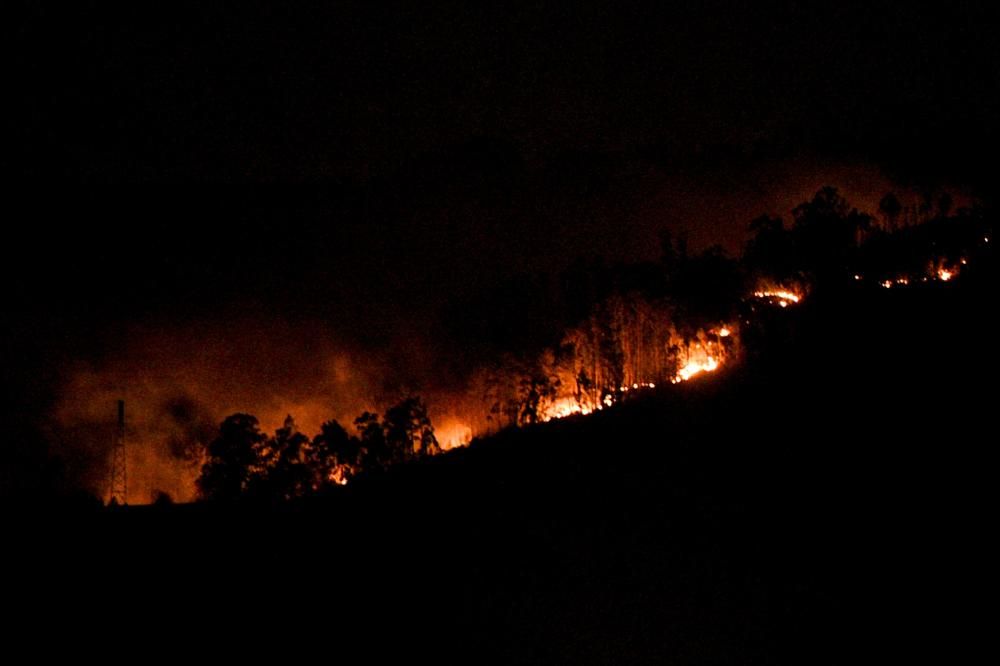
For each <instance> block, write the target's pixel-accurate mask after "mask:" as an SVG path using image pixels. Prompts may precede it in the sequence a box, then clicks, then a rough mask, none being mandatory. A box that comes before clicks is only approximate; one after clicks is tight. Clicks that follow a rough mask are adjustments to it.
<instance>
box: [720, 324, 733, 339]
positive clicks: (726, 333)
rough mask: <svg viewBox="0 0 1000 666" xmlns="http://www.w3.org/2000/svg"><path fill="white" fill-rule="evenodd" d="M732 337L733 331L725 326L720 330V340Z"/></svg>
mask: <svg viewBox="0 0 1000 666" xmlns="http://www.w3.org/2000/svg"><path fill="white" fill-rule="evenodd" d="M730 335H732V331H730V330H729V329H728V328H726V327H725V326H723V327H722V328H720V329H719V337H720V338H728V337H729V336H730Z"/></svg>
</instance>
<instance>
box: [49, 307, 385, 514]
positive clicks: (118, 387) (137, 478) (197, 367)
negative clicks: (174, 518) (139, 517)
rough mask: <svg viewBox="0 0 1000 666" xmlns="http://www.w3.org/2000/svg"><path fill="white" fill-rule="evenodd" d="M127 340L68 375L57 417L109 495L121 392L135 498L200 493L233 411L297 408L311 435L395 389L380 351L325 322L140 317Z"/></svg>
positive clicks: (278, 413) (269, 422) (63, 434)
mask: <svg viewBox="0 0 1000 666" xmlns="http://www.w3.org/2000/svg"><path fill="white" fill-rule="evenodd" d="M123 337H124V342H123V346H122V347H121V348H119V349H115V350H114V351H112V352H110V353H107V354H105V355H104V356H103V357H102V358H100V359H96V360H92V361H89V362H80V363H77V364H75V365H74V366H73V367H71V368H68V369H67V370H66V371H65V372H64V376H63V380H62V383H61V387H62V389H61V391H60V393H59V396H58V399H57V401H56V407H55V410H54V413H53V415H52V416H53V424H54V439H55V440H56V441H55V443H56V447H57V453H59V454H61V455H62V456H63V457H64V458H65V459H66V460H68V461H69V462H70V464H71V466H72V467H73V468H74V469H73V470H72V471H73V472H74V473H75V474H77V475H78V476H79V478H80V479H81V482H82V485H85V486H86V487H88V488H89V489H90V490H91V491H93V492H95V493H97V494H100V495H102V496H103V494H104V493H105V492H106V473H107V467H106V466H107V455H108V452H109V450H110V444H111V435H112V432H113V425H114V419H115V411H114V406H115V401H116V400H118V399H124V400H125V404H126V421H127V429H126V437H127V452H128V455H127V465H128V475H129V496H130V501H132V502H133V503H144V502H148V501H150V500H151V499H152V497H153V495H154V494H155V493H156V492H157V491H163V492H167V493H169V494H170V495H171V496H172V497H173V498H175V499H177V500H180V501H187V500H190V499H192V498H193V493H194V479H195V478H196V477H197V475H198V473H199V468H200V463H201V455H202V451H203V447H204V445H205V444H206V443H207V442H208V441H210V439H211V438H212V437H213V435H214V433H215V431H216V429H217V426H218V424H219V422H221V420H222V419H223V418H224V417H225V416H226V415H228V414H231V413H235V412H248V413H251V414H254V415H255V416H257V417H258V418H259V419H260V422H261V426H262V428H263V429H265V430H266V431H273V430H274V429H275V428H277V427H278V426H280V425H281V423H282V422H283V421H284V419H285V417H286V415H288V414H291V415H293V416H294V418H295V420H296V423H297V424H298V425H299V427H300V429H301V430H302V431H303V432H305V433H307V434H310V435H311V434H313V433H315V432H316V431H318V429H319V426H320V424H321V423H322V422H323V421H325V420H328V419H331V418H336V419H338V420H340V421H341V422H342V423H345V424H347V425H348V426H349V424H350V423H351V421H352V420H353V418H354V417H355V416H357V415H358V414H359V413H361V412H362V411H364V410H367V409H375V408H378V407H379V406H380V405H381V404H382V403H383V402H384V401H385V398H386V396H387V395H388V393H389V392H390V391H391V387H390V386H388V385H387V384H386V383H385V382H383V381H382V377H384V376H388V374H389V373H388V372H387V368H385V367H384V366H383V365H382V361H380V360H379V359H380V357H379V355H378V354H377V353H374V352H372V351H371V350H368V351H366V352H365V353H364V354H361V353H359V352H352V351H351V350H348V349H346V348H345V347H344V346H343V345H341V344H338V343H337V342H336V340H335V339H334V337H333V334H332V333H331V331H330V330H329V328H328V327H324V326H321V325H319V324H315V323H313V324H303V323H298V324H294V325H293V324H291V323H289V322H287V321H281V320H272V321H270V322H261V321H259V320H254V321H228V322H225V323H217V322H211V323H209V322H199V323H197V324H195V325H189V326H184V327H178V328H174V329H163V328H149V327H140V326H135V327H132V328H131V329H130V330H129V331H128V333H127V334H126V335H125V336H123Z"/></svg>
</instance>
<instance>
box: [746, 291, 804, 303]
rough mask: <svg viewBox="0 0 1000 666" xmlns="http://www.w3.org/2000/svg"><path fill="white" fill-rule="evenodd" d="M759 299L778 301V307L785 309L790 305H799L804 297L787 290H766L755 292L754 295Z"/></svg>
mask: <svg viewBox="0 0 1000 666" xmlns="http://www.w3.org/2000/svg"><path fill="white" fill-rule="evenodd" d="M753 295H754V296H756V297H757V298H767V299H772V300H776V301H777V302H778V305H780V306H781V307H783V308H785V307H788V304H789V303H798V302H799V301H801V300H802V297H801V296H800V295H798V294H796V293H795V292H792V291H788V290H787V289H774V290H764V291H755V292H754V293H753Z"/></svg>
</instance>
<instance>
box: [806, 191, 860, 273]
mask: <svg viewBox="0 0 1000 666" xmlns="http://www.w3.org/2000/svg"><path fill="white" fill-rule="evenodd" d="M792 214H793V215H794V216H795V226H794V228H793V234H794V238H795V248H796V253H797V256H798V258H799V260H800V262H801V264H800V266H801V268H802V269H803V270H804V271H806V272H808V273H810V274H811V275H812V276H813V278H814V280H815V282H817V283H827V282H829V281H832V280H834V279H835V278H836V277H837V276H838V275H846V274H847V273H848V268H849V267H850V264H851V263H852V261H853V260H854V258H855V257H854V255H855V254H856V249H857V246H858V245H859V242H860V234H861V233H862V232H864V231H867V230H868V229H869V228H870V226H871V216H869V215H867V214H865V213H862V212H859V211H858V210H857V209H856V208H851V207H850V205H849V204H848V203H847V200H846V199H844V198H843V197H842V196H840V194H839V192H838V191H837V188H835V187H829V186H827V187H824V188H822V189H820V190H819V191H818V192H816V194H815V195H814V196H813V198H812V200H810V201H807V202H804V203H801V204H799V205H798V206H796V207H795V208H794V209H793V210H792Z"/></svg>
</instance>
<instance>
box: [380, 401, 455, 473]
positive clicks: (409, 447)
mask: <svg viewBox="0 0 1000 666" xmlns="http://www.w3.org/2000/svg"><path fill="white" fill-rule="evenodd" d="M383 429H384V431H385V442H386V446H387V447H388V450H389V452H390V460H391V461H392V462H407V461H409V460H413V459H415V458H418V457H421V456H425V455H434V454H436V453H439V452H440V451H441V447H440V446H439V445H438V441H437V438H436V437H435V436H434V427H433V426H432V425H431V419H430V417H429V416H428V415H427V405H425V404H424V402H423V401H422V400H421V399H420V398H419V397H415V396H414V397H410V398H407V399H405V400H403V401H402V402H400V403H399V404H398V405H395V406H393V407H390V408H389V409H388V410H387V411H386V413H385V421H384V423H383Z"/></svg>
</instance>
